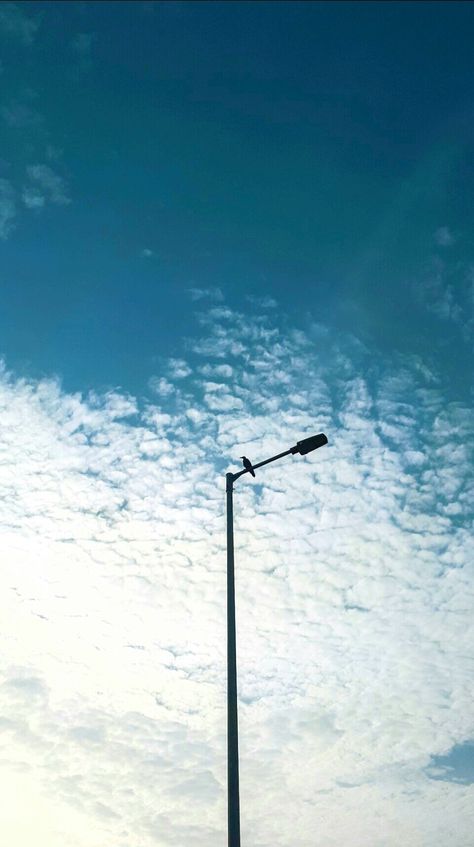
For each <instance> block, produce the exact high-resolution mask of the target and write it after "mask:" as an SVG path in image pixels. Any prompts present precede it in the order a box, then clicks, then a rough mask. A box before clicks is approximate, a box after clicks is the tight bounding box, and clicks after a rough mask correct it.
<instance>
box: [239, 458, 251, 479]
mask: <svg viewBox="0 0 474 847" xmlns="http://www.w3.org/2000/svg"><path fill="white" fill-rule="evenodd" d="M240 458H241V459H242V464H243V466H244V468H245V470H246V471H248V472H249V473H251V474H252V476H255V471H254V469H253V467H252V462H251V461H250V459H247V456H241V457H240Z"/></svg>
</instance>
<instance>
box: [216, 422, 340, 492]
mask: <svg viewBox="0 0 474 847" xmlns="http://www.w3.org/2000/svg"><path fill="white" fill-rule="evenodd" d="M327 443H328V440H327V438H326V436H325V435H324V433H323V432H320V433H319V435H312V436H310V438H304V439H303V440H302V441H297V442H296V444H295V446H294V447H290V449H289V450H285V451H284V452H283V453H278V455H277V456H272V457H271V458H270V459H265V460H264V461H263V462H257V464H256V465H252V467H253V469H254V471H255V470H257V468H261V467H263V465H268V464H269V463H270V462H275V461H276V460H277V459H281V458H282V457H283V456H289V455H290V454H293V455H294V454H295V453H300V455H301V456H305V455H306V453H311V451H312V450H316V449H317V448H318V447H322V446H323V445H324V444H327ZM245 473H250V470H249V469H248V468H244V470H243V471H239V472H238V473H235V474H232V477H233V479H232V481H233V482H235V480H236V479H238V478H239V476H243V475H244V474H245Z"/></svg>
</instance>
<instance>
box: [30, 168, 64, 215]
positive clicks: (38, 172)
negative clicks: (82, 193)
mask: <svg viewBox="0 0 474 847" xmlns="http://www.w3.org/2000/svg"><path fill="white" fill-rule="evenodd" d="M26 172H27V175H28V177H29V179H30V180H31V182H32V183H33V187H32V188H31V187H30V189H28V188H27V189H26V190H27V191H28V190H30V191H33V192H36V195H37V196H39V195H40V192H42V196H43V198H45V199H47V200H49V202H50V203H54V204H55V205H57V206H65V205H68V204H69V203H70V202H71V199H70V197H68V194H67V190H66V184H65V182H64V180H63V178H62V177H61V176H59V174H57V173H55V171H53V169H52V168H50V167H49V165H28V167H27V169H26Z"/></svg>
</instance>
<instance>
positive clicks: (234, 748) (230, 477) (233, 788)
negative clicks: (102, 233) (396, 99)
mask: <svg viewBox="0 0 474 847" xmlns="http://www.w3.org/2000/svg"><path fill="white" fill-rule="evenodd" d="M327 443H328V440H327V438H326V436H325V435H324V433H322V432H320V433H319V435H312V436H310V438H304V439H303V440H302V441H297V442H296V444H295V446H294V447H290V449H289V450H285V451H284V452H283V453H278V455H277V456H272V457H271V459H265V461H264V462H258V464H256V465H252V464H251V462H249V460H248V459H246V458H245V456H242V458H243V459H244V470H242V471H239V473H228V474H226V493H227V832H228V847H240V800H239V727H238V717H237V650H236V634H235V580H234V506H233V493H234V482H235V480H236V479H238V478H239V476H243V475H244V474H246V473H250V474H252V476H255V473H253V471H255V470H256V469H257V468H261V467H263V465H268V464H269V463H270V462H275V461H276V460H277V459H281V458H283V456H289V455H290V454H293V455H294V454H295V453H299V454H300V456H306V454H307V453H311V451H312V450H316V449H317V448H318V447H322V446H323V445H324V444H327Z"/></svg>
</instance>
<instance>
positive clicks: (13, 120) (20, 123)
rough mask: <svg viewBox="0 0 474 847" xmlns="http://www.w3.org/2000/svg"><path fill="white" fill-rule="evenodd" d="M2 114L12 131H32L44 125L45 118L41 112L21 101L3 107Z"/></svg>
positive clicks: (0, 110) (0, 111) (0, 112)
mask: <svg viewBox="0 0 474 847" xmlns="http://www.w3.org/2000/svg"><path fill="white" fill-rule="evenodd" d="M0 114H1V116H2V118H3V120H4V122H5V123H6V125H7V126H9V127H11V128H12V129H31V128H35V127H39V126H41V124H42V123H43V116H42V115H40V113H39V112H37V111H36V110H35V109H32V108H31V106H28V105H27V104H26V103H21V102H20V101H17V102H12V103H10V105H9V106H2V108H1V109H0Z"/></svg>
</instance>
